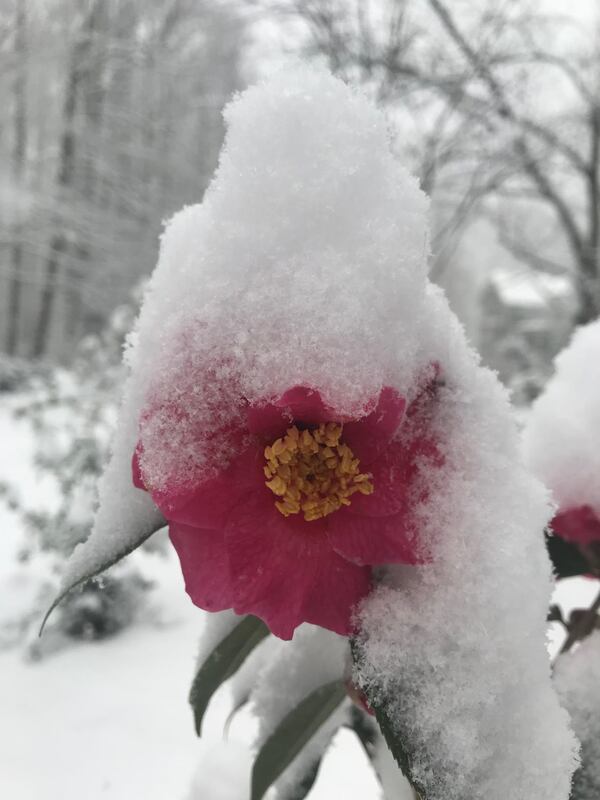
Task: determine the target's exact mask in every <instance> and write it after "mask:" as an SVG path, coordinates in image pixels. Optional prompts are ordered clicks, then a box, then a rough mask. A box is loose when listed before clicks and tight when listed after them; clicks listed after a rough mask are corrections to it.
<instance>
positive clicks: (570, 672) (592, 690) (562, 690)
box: [554, 632, 600, 800]
mask: <svg viewBox="0 0 600 800" xmlns="http://www.w3.org/2000/svg"><path fill="white" fill-rule="evenodd" d="M554 683H555V686H556V688H557V690H558V693H559V695H560V697H561V700H562V702H563V703H564V705H565V707H566V708H567V709H568V710H569V713H570V714H571V719H572V720H573V728H574V730H575V733H576V734H577V737H578V739H579V741H580V742H581V766H580V768H579V769H578V770H577V772H576V773H575V775H574V776H573V792H572V795H571V796H572V798H573V800H597V798H598V797H600V633H597V632H596V633H593V634H592V635H591V636H590V637H589V639H586V640H585V641H584V642H583V643H582V644H580V645H579V647H578V648H577V650H575V652H572V653H567V654H565V655H564V656H561V657H560V658H559V659H558V661H557V663H556V668H555V673H554Z"/></svg>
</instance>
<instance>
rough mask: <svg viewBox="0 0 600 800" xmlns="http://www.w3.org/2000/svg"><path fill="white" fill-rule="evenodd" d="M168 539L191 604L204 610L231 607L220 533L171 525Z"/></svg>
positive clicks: (230, 595) (228, 580) (227, 565)
mask: <svg viewBox="0 0 600 800" xmlns="http://www.w3.org/2000/svg"><path fill="white" fill-rule="evenodd" d="M169 536H170V538H171V542H172V543H173V547H174V548H175V550H176V551H177V555H178V556H179V561H180V563H181V571H182V572H183V577H184V580H185V589H186V591H187V593H188V594H189V596H190V598H191V600H192V602H193V603H194V605H195V606H198V607H199V608H203V609H204V610H205V611H224V610H225V609H227V608H231V607H232V605H233V587H232V581H231V570H230V566H229V557H228V555H227V548H226V547H225V540H224V537H223V532H222V531H211V530H205V529H202V530H201V529H199V528H192V527H190V526H188V525H180V524H178V523H171V524H170V525H169Z"/></svg>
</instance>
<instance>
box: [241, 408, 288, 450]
mask: <svg viewBox="0 0 600 800" xmlns="http://www.w3.org/2000/svg"><path fill="white" fill-rule="evenodd" d="M246 420H247V424H248V430H249V431H250V433H253V434H256V435H257V436H260V437H261V438H262V439H265V440H266V441H273V440H274V439H279V437H280V436H283V435H284V433H285V432H286V430H287V429H288V428H289V427H290V425H292V424H293V420H292V416H291V414H290V413H289V412H288V411H286V410H285V409H283V408H279V407H278V406H275V405H273V403H265V404H264V405H251V406H248V408H247V409H246Z"/></svg>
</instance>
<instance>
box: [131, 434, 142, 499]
mask: <svg viewBox="0 0 600 800" xmlns="http://www.w3.org/2000/svg"><path fill="white" fill-rule="evenodd" d="M131 477H132V479H133V485H134V486H135V488H136V489H142V490H143V491H146V484H145V483H144V480H143V478H142V471H141V470H140V444H139V442H138V445H137V447H136V448H135V450H134V452H133V457H132V459H131Z"/></svg>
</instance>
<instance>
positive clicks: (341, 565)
mask: <svg viewBox="0 0 600 800" xmlns="http://www.w3.org/2000/svg"><path fill="white" fill-rule="evenodd" d="M371 584H372V580H371V569H370V567H365V566H358V565H357V564H356V563H350V561H348V560H347V559H346V558H344V557H340V555H338V553H337V552H334V551H333V550H331V551H330V552H329V554H328V558H327V559H323V560H322V561H321V562H320V570H319V572H318V574H317V577H316V579H315V581H314V584H313V588H312V590H311V591H310V592H308V593H307V595H306V597H305V601H304V619H305V620H306V622H310V623H312V624H313V625H319V626H320V627H321V628H327V630H330V631H334V633H339V634H341V635H342V636H350V635H352V634H353V633H354V632H355V627H354V625H353V624H352V615H353V613H354V610H355V608H356V606H357V604H358V603H359V602H360V601H361V600H362V599H363V598H364V597H366V596H367V595H368V594H369V592H370V591H371Z"/></svg>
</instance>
